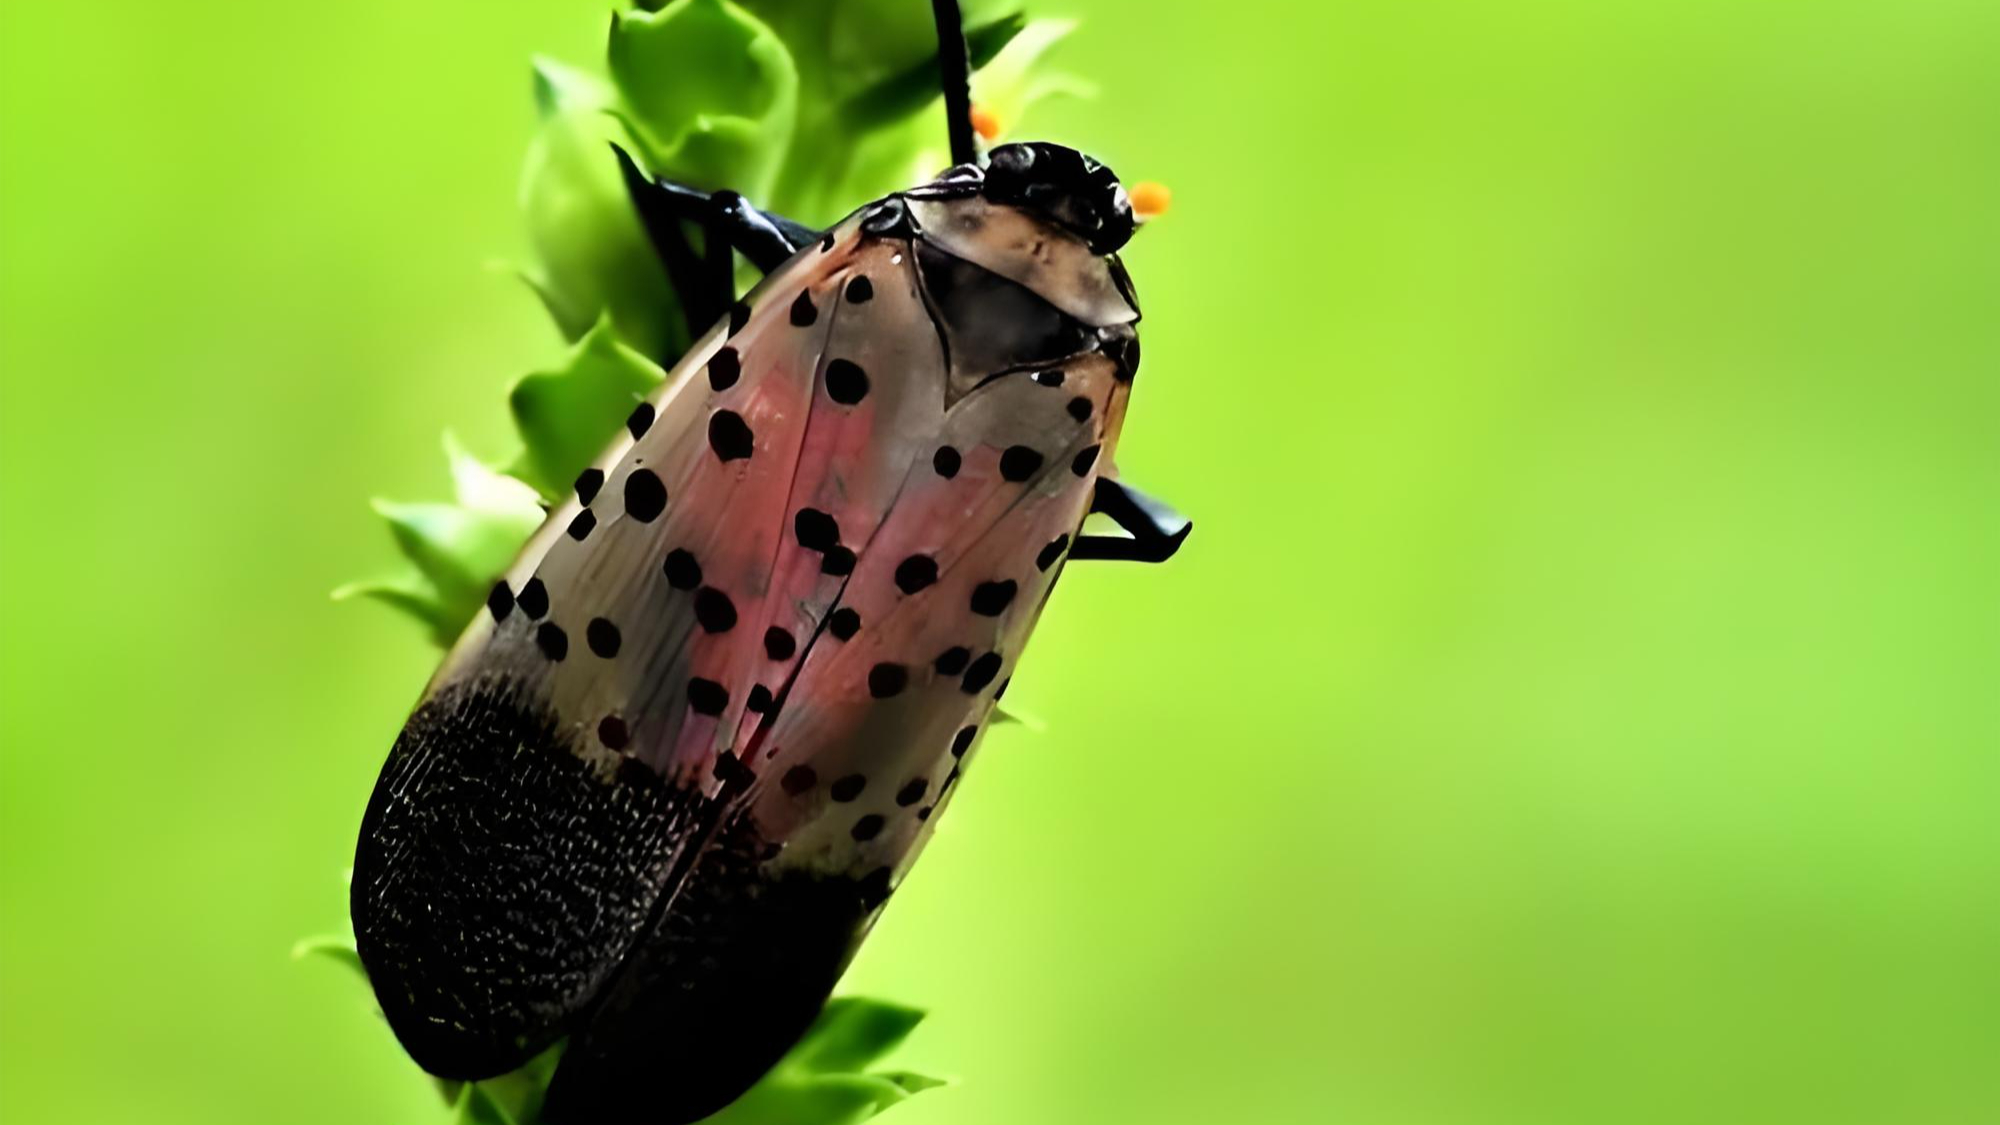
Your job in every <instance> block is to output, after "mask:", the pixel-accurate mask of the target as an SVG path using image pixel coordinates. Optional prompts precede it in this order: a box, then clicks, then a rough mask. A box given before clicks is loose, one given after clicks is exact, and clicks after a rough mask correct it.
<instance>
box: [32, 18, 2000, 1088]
mask: <svg viewBox="0 0 2000 1125" xmlns="http://www.w3.org/2000/svg"><path fill="white" fill-rule="evenodd" d="M1058 5H1059V6H1058ZM917 9H918V10H919V11H920V10H921V6H920V5H918V6H917ZM606 11H607V8H606V7H605V6H603V5H598V4H585V3H556V2H544V3H527V2H523V0H510V2H507V3H486V4H473V3H464V2H459V0H449V2H442V3H431V4H409V3H404V2H402V0H347V2H346V3H344V4H341V5H337V6H321V7H317V8H306V7H300V6H273V5H268V4H249V3H234V2H225V0H208V2H203V3H187V4H173V5H166V4H136V3H130V2H126V0H112V2H106V3H99V4H93V5H87V6H79V5H47V4H41V5H36V4H23V3H13V4H8V5H6V6H5V7H4V9H0V380H4V381H0V468H4V471H0V487H4V489H5V493H6V497H7V520H6V525H5V532H4V544H5V547H4V550H5V554H4V562H0V568H4V569H0V622H4V624H0V662H4V663H0V691H4V693H5V699H4V709H0V741H4V758H0V873H4V899H0V909H4V918H0V1119H4V1120H6V1121H8V1122H21V1123H24V1125H25V1123H28V1122H147V1123H158V1125H167V1123H177V1122H188V1123H195V1122H199V1123H203V1125H216V1123H229V1122H239V1121H241V1122H272V1121H284V1122H297V1123H306V1125H318V1123H328V1125H333V1123H339V1125H357V1123H364V1122H365V1123H371V1125H372V1123H377V1122H385V1123H386V1122H408V1123H412V1125H417V1123H421V1122H425V1121H432V1120H436V1119H437V1117H438V1110H437V1108H436V1103H435V1095H434V1094H433V1092H432V1091H431V1090H430V1089H429V1088H428V1086H427V1085H426V1084H425V1083H424V1081H423V1080H422V1078H421V1077H420V1076H419V1075H418V1073H417V1072H416V1071H415V1070H414V1069H413V1068H412V1067H411V1066H410V1065H409V1064H408V1063H407V1062H406V1061H405V1060H404V1059H403V1058H402V1056H401V1055H400V1053H399V1051H398V1049H397V1048H396V1046H395V1044H394V1042H393V1041H392V1040H391V1038H390V1037H389V1035H388V1034H387V1033H386V1032H385V1031H384V1030H383V1028H382V1027H381V1026H380V1025H379V1024H378V1023H377V1021H376V1019H375V1018H374V1016H373V1015H372V1014H371V1013H370V1011H369V1008H368V1004H367V1002H366V1000H365V999H364V996H363V993H362V990H361V989H359V988H358V987H357V985H356V984H355V982H354V981H353V980H351V979H350V978H349V977H347V976H346V975H345V974H343V973H341V972H340V971H339V970H337V969H335V968H333V967H331V966H327V965H321V964H305V965H300V964H295V963H293V962H291V961H289V960H288V959H287V950H288V948H289V947H290V945H291V943H292V942H293V941H294V939H296V938H299V937H301V936H304V935H306V934H308V933H312V932H317V931H326V930H331V929H336V928H338V927H339V926H340V925H341V924H342V922H343V921H344V918H343V914H344V896H343V891H342V888H341V883H340V872H341V870H342V868H343V867H344V866H345V865H346V864H347V863H348V862H349V858H350V855H351V851H352V847H353V834H354V831H355V827H356V824H357V822H358V818H359V815H360V811H361V807H362V804H363V802H364V800H365V799H366V796H367V793H368V790H369V786H370V785H371V783H372V780H373V778H374V775H375V772H376V769H377V767H378V765H379V764H380V761H381V758H382V756H383V754H384V753H385V752H386V750H387V747H388V745H389V743H390V741H391V739H392V737H393V735H394V733H395V731H396V729H397V727H398V726H399V725H400V722H401V719H402V716H403V714H404V711H405V709H406V708H407V707H408V705H409V704H410V703H411V702H412V701H413V699H414V698H415V695H416V693H417V691H418V690H419V688H420V687H421V685H422V682H423V680H424V678H425V676H426V675H427V673H428V671H429V668H430V666H431V664H432V661H433V660H434V656H435V654H434V652H433V651H432V650H431V649H430V648H429V647H428V645H427V643H426V642H425V640H424V639H423V637H422V633H421V630H420V629H419V628H417V627H416V626H414V625H413V624H410V623H408V622H406V621H404V620H401V619H399V618H396V617H394V616H392V615H391V614H389V613H388V612H386V611H383V610H381V609H379V608H375V607H370V606H352V607H336V606H334V605H331V604H330V603H329V602H328V600H327V597H326V592H327V591H328V590H329V589H330V588H332V587H333V586H335V585H337V584H339V583H340V582H342V581H344V580H347V579H350V578H354V577H358V576H364V575H368V574H371V573H377V572H380V571H382V570H384V569H387V568H388V566H389V564H390V560H391V549H390V546H389V543H388V541H387V537H386V536H385V535H384V534H383V533H382V531H381V529H380V527H379V525H378V524H377V522H376V520H375V519H374V517H373V516H372V515H371V514H370V513H369V511H368V509H367V507H366V505H365V503H364V501H365V499H366V498H367V497H368V496H370V495H371V494H386V495H396V496H411V497H414V496H426V495H443V494H444V493H445V492H446V487H447V482H446V479H445V471H444V464H443V460H442V458H441V457H440V455H439V453H438V442H437V437H438V432H439V431H440V430H441V429H443V428H445V427H451V428H453V429H455V430H456V431H457V432H458V433H459V434H460V435H461V436H462V437H463V438H465V439H466V441H467V443H468V444H469V445H471V447H472V448H473V449H474V450H475V451H478V452H481V453H484V454H486V455H487V456H489V457H496V458H497V457H500V456H503V455H504V454H506V453H507V452H508V449H507V446H508V444H509V442H510V440H511V439H510V438H509V436H508V427H507V423H506V418H505V413H504V407H503V398H502V392H503V389H504V387H505V385H506V384H507V382H508V381H509V380H510V379H511V378H512V377H513V376H515V375H517V374H518V373H520V372H522V371H525V370H528V369H530V368H532V367H536V366H541V365H544V364H546V363H547V362H548V361H550V360H551V359H552V358H553V357H554V356H555V355H556V354H557V353H558V351H559V346H558V345H559V342H558V339H557V337H556V336H555V334H554V332H553V331H552V330H551V329H550V328H549V327H548V324H547V320H546V318H545V317H544V315H543V314H542V312H541V310H540V309H539V308H538V307H537V306H536V304H535V301H534V298H533V297H532V296H531V295H530V294H529V293H528V292H527V291H526V290H525V289H523V288H522V287H520V286H519V285H518V284H517V283H515V282H514V281H513V280H512V279H511V278H509V277H507V276H506V275H505V274H504V273H502V272H500V271H495V270H489V269H484V268H482V267H483V266H484V264H485V263H487V262H488V261H489V260H493V259H519V258H520V257H522V256H523V246H524V234H523V232H522V228H521V223H520V221H519V216H518V212H517V206H516V199H515V190H516V183H517V176H518V173H519V168H520V163H521V159H522V154H523V149H524V146H525V144H526V142H527V139H528V136H529V133H530V130H531V123H532V109H531V106H530V101H529V97H528V83H527V69H526V62H527V59H528V57H529V55H530V54H531V53H533V52H537V51H541V52H547V53H551V54H554V55H557V56H559V57H563V58H567V59H570V60H573V61H578V62H589V61H591V60H593V59H594V58H596V57H597V56H598V53H599V50H600V44H601V37H602V35H603V30H604V25H605V15H606ZM1033 11H1035V12H1036V13H1037V14H1049V13H1050V12H1052V11H1053V12H1054V13H1056V14H1062V13H1063V12H1073V13H1074V14H1077V15H1081V16H1082V17H1084V18H1085V21H1086V22H1085V24H1084V26H1083V28H1082V29H1081V31H1080V32H1079V33H1078V34H1077V35H1076V37H1075V38H1074V39H1073V40H1072V41H1071V42H1070V43H1069V44H1067V45H1066V46H1065V48H1064V49H1063V51H1062V54H1061V58H1060V62H1061V64H1062V65H1063V66H1064V67H1065V68H1066V69H1069V70H1072V71H1075V72H1079V73H1082V74H1084V75H1087V76H1088V77H1090V78H1091V79H1093V80H1095V81H1097V82H1099V83H1100V84H1101V85H1102V87H1103V90H1104V95H1103V96H1102V97H1101V98H1100V99H1099V100H1097V101H1094V102H1087V103H1085V102H1064V103H1059V104H1058V103H1050V104H1048V105H1045V106H1043V107H1042V108H1040V109H1039V110H1038V111H1037V113H1036V115H1035V116H1034V117H1033V118H1032V119H1031V120H1030V121H1029V122H1028V123H1027V124H1028V127H1029V130H1030V131H1032V132H1034V133H1037V134H1040V135H1044V136H1048V137H1051V138H1054V139H1059V140H1064V141H1069V142H1073V143H1078V144H1081V145H1084V146H1086V147H1088V148H1090V149H1091V150H1093V151H1095V152H1097V153H1099V154H1100V155H1102V156H1104V157H1105V158H1106V159H1108V160H1109V161H1111V162H1112V163H1113V165H1114V166H1115V167H1117V168H1118V169H1119V170H1120V171H1121V172H1122V173H1123V174H1124V175H1125V177H1126V178H1127V179H1128V180H1131V179H1140V178H1148V179H1157V180H1161V181H1164V182H1166V183H1168V184H1169V185H1171V186H1172V188H1173V189H1174V191H1175V194H1176V206H1175V209H1174V212H1173V213H1172V214H1171V215H1170V216H1169V217H1168V218H1167V219H1166V220H1165V221H1163V222H1161V223H1159V224H1158V225H1157V226H1155V227H1152V228H1149V229H1148V230H1147V231H1145V232H1144V233H1143V234H1142V235H1141V236H1140V238H1139V239H1138V240H1137V243H1136V245H1135V246H1134V248H1133V249H1132V250H1131V252H1130V255H1129V260H1130V263H1131V265H1132V269H1133V273H1134V274H1135V275H1136V277H1137V279H1138V281H1139V285H1140V288H1141V291H1142V294H1143V296H1144V298H1145V301H1146V313H1147V321H1146V326H1145V327H1146V355H1147V360H1146V368H1145V372H1144V377H1143V378H1142V379H1141V380H1140V382H1139V387H1140V390H1139V393H1138V397H1137V400H1136V403H1135V409H1134V412H1133V414H1132V417H1131V419H1130V423H1129V425H1128V427H1127V430H1126V440H1125V443H1124V445H1123V447H1122V448H1121V451H1120V452H1121V457H1120V461H1121V464H1122V466H1123V468H1124V470H1125V472H1126V473H1127V474H1128V475H1129V476H1130V477H1132V478H1133V479H1136V480H1139V481H1141V482H1143V483H1145V484H1146V485H1148V486H1149V487H1151V488H1152V489H1154V490H1155V491H1158V492H1160V493H1161V494H1163V495H1165V496H1168V497H1171V498H1172V499H1174V500H1175V501H1176V502H1177V503H1179V504H1180V505H1181V506H1182V507H1184V508H1185V509H1186V510H1187V511H1189V512H1190V513H1191V514H1193V515H1194V516H1195V517H1196V520H1197V524H1198V526H1197V530H1196V533H1195V536H1194V538H1193V540H1192V542H1191V544H1190V545H1189V547H1188V549H1187V550H1186V551H1185V552H1184V553H1183V554H1182V555H1181V556H1180V557H1179V558H1178V559H1177V560H1175V562H1174V563H1173V564H1172V565H1170V566H1167V567H1161V568H1154V569H1146V568H1130V567H1127V568H1121V567H1118V566H1111V565H1101V566H1088V567H1078V568H1076V569H1074V570H1072V571H1071V574H1070V577H1069V578H1068V580H1067V581H1066V582H1065V583H1064V584H1063V588H1062V591H1061V594H1060V595H1059V596H1058V597H1057V598H1056V599H1055V602H1054V605H1053V607H1052V609H1051V612H1050V613H1049V615H1048V616H1047V617H1046V618H1045V619H1044V625H1043V627H1042V629H1041V630H1040V633H1039V635H1038V638H1037V640H1036V642H1035V645H1034V649H1033V652H1032V653H1031V655H1030V656H1029V658H1028V660H1027V662H1026V663H1025V664H1024V666H1023V671H1022V674H1021V675H1020V676H1019V677H1018V679H1017V681H1016V685H1015V687H1014V690H1013V692H1012V693H1010V695H1009V701H1010V702H1012V703H1018V704H1019V705H1020V706H1021V707H1022V709H1024V710H1026V711H1029V712H1031V713H1033V714H1035V715H1037V716H1039V717H1041V718H1043V719H1045V720H1046V722H1047V724H1048V727H1049V730H1048V733H1046V734H1043V735H1039V736H1037V735H1033V734H1030V733H1027V732H1025V731H1022V730H1020V729H1019V728H1014V729H1011V730H1008V731H1005V732H1003V733H1002V734H1000V735H997V736H996V737H995V738H994V739H992V740H990V741H989V744H988V750H987V751H986V753H985V755H984V757H983V758H982V760H981V762H980V766H979V768H978V769H976V770H974V771H973V775H974V776H973V778H972V780H971V781H970V782H969V788H967V789H966V790H965V792H964V793H963V795H962V796H961V798H960V800H959V801H958V802H957V804H956V806H955V808H954V811H953V813H952V815H951V816H950V818H948V822H947V823H946V824H945V825H944V826H943V830H942V832H941V833H940V835H939V837H938V839H937V841H936V842H935V844H934V845H933V847H932V850H931V852H930V854H929V858H928V859H926V860H925V862H924V863H923V864H922V865H920V866H919V867H918V869H917V873H916V875H915V877H914V878H913V879H912V880H911V881H910V882H909V884H908V885H907V887H906V889H905V890H904V892H903V893H902V894H901V895H900V896H899V897H898V899H897V901H896V904H895V905H894V907H893V908H892V909H891V910H890V911H889V912H888V915H887V917H886V919H885V921H884V923H883V924H882V926H881V927H880V928H879V929H878V931H877V933H876V935H875V936H874V938H873V939H872V940H871V942H870V944H869V945H868V947H867V949H866V950H865V952H864V953H863V955H862V957H861V959H860V961H859V962H858V963H857V965H856V967H855V969H854V970H853V972H852V973H851V974H850V977H849V980H848V982H847V986H846V987H847V988H848V990H850V991H863V992H867V993H870V994H874V995H881V996H885V997H889V998H893V999H899V1000H903V1001H907V1002H911V1003H916V1004H920V1005H923V1006H926V1007H929V1008H931V1009H932V1010H933V1012H934V1015H933V1016H932V1018H931V1019H930V1021H928V1022H927V1023H926V1024H925V1025H924V1026H923V1027H922V1028H921V1029H920V1030H919V1032H918V1034H917V1036H916V1037H915V1038H914V1039H913V1040H912V1041H911V1042H910V1044H909V1045H908V1046H907V1047H906V1048H905V1049H904V1051H903V1052H902V1053H901V1054H900V1055H899V1056H898V1062H899V1063H901V1064H903V1065H907V1066H910V1067H912V1068H915V1069H919V1070H924V1071H927V1072H932V1073H945V1074H953V1075H956V1076H958V1077H959V1078H960V1079H961V1081H960V1084H959V1085H958V1086H956V1087H955V1088H953V1089H950V1090H947V1091H943V1092H939V1093H933V1094H926V1095H924V1096H922V1097H920V1098H918V1099H916V1100H914V1101H912V1102H910V1103H909V1104H908V1105H906V1106H903V1107H900V1108H898V1109H896V1110H894V1111H892V1113H893V1114H894V1117H893V1118H892V1119H893V1120H895V1121H898V1122H901V1123H902V1125H925V1123H929V1122H937V1123H953V1125H1001V1123H1005V1125H1018V1123H1021V1122H1063V1123H1069V1122H1074V1123H1097V1122H1112V1121H1115V1122H1123V1121H1132V1122H1175V1123H1180V1122H1211V1121H1228V1122H1237V1121H1248V1122H1354V1123H1366V1125H1430V1123H1438V1125H1458V1123H1465V1125H1473V1123H1478V1125H1486V1123H1513V1122H1521V1123H1535V1125H1571V1123H1575V1125H1586V1123H1588V1125H1595V1123H1604V1122H1620V1123H1624V1122H1632V1123H1646V1122H1694V1121H1700V1122H1713V1121H1730V1122H1792V1121H1799V1122H1814V1123H1816V1125H1826V1123H1844V1122H1856V1123H1862V1122H1866V1123H1882V1122H1895V1123H1897V1125H1923V1123H1961V1122H1963V1123H1972V1122H1992V1121H1994V1120H1996V1119H2000V1060H1996V1048H2000V968H1996V959H1995V956H1994V953H1995V948H1996V944H2000V827H1996V824H2000V820H1997V819H1996V815H1995V814H1996V807H2000V755H1996V750H2000V684H1996V682H1995V680H1996V677H1995V672H1996V668H2000V595H1996V591H1995V580H1996V577H2000V316H1997V315H1996V313H2000V208H1996V200H1997V199H2000V7H1996V6H1994V5H1992V4H1991V3H1986V2H1980V0H1898V2H1895V3H1887V2H1874V3H1855V2H1842V0H1814V2H1796V3H1784V2H1745V0H1735V2H1731V3H1718V2H1714V0H1695V2H1687V0H1681V2H1676V3H1652V2H1647V3H1631V4H1615V5H1606V4H1596V3H1580V2H1578V3H1558V2H1551V0H1513V2H1508V3H1498V2H1491V3H1489V2H1475V0H1439V2H1433V3H1384V2H1381V0H1332V2H1329V3H1325V4H1315V5H1298V4H1281V3H1277V2H1275V0H1243V2H1238V3H1233V4H1229V5H1223V6H1217V5H1193V4H1160V3H1155V2H1147V0H1051V4H1050V5H1048V6H1042V5H1038V6H1036V7H1035V8H1034V9H1033Z"/></svg>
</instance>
